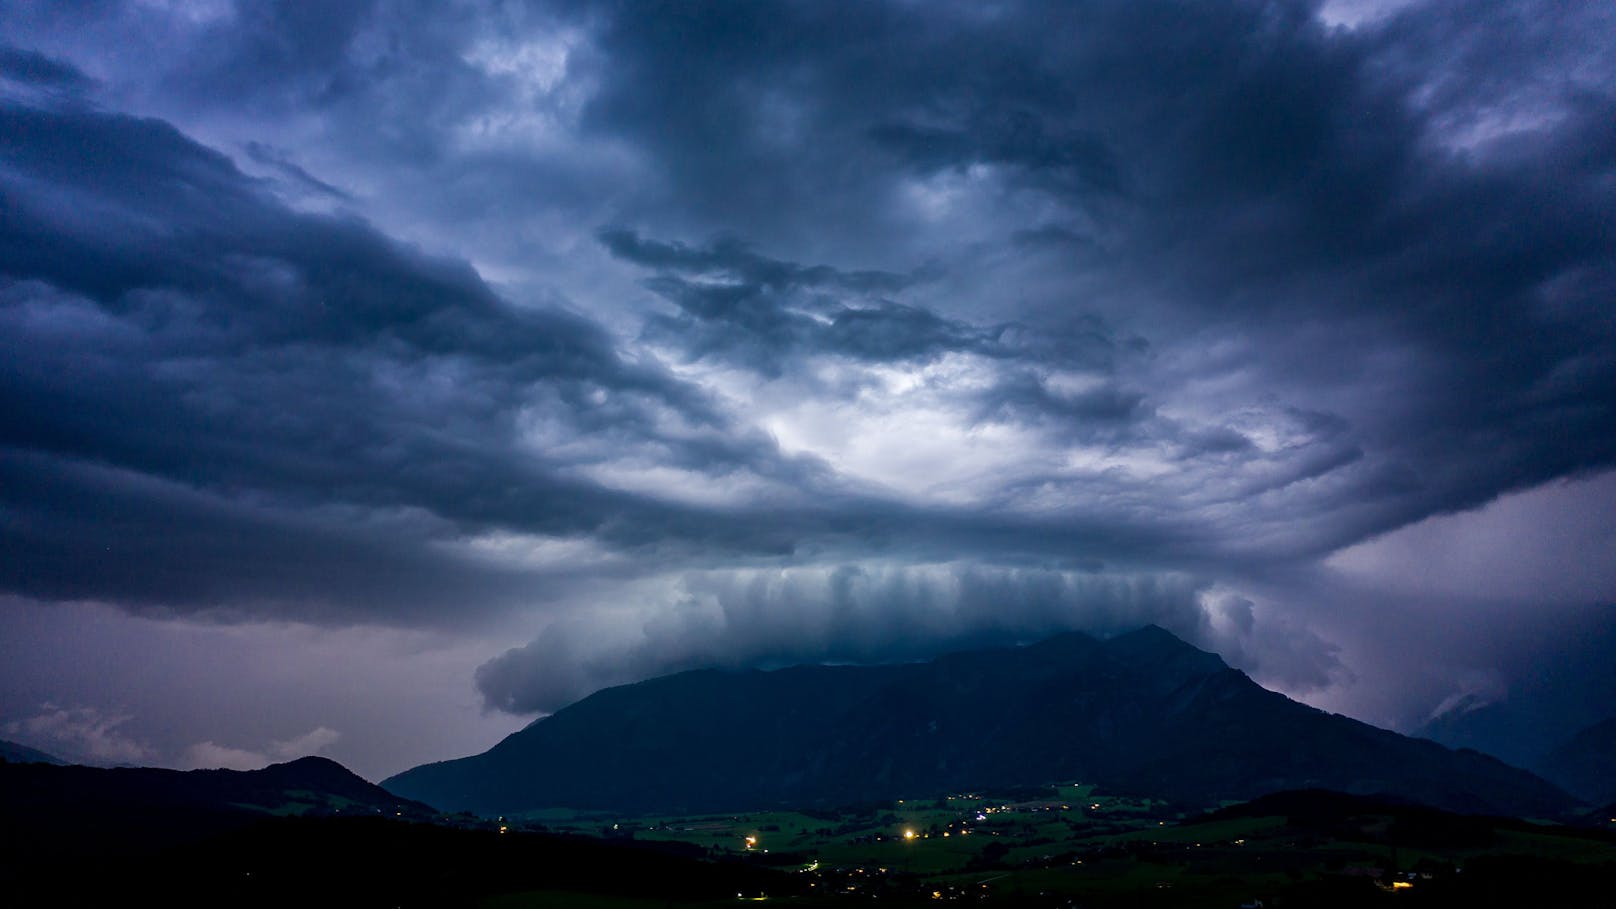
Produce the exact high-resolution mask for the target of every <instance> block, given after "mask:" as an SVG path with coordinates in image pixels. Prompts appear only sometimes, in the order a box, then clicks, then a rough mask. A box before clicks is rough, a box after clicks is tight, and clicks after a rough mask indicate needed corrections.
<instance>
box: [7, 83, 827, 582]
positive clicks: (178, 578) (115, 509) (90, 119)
mask: <svg viewBox="0 0 1616 909" xmlns="http://www.w3.org/2000/svg"><path fill="white" fill-rule="evenodd" d="M0 127H3V128H0V136H3V138H0V154H3V155H4V156H5V160H6V168H5V171H4V173H3V174H0V181H3V182H0V192H3V193H4V198H5V200H6V214H5V217H6V230H5V234H4V238H3V240H0V268H3V271H4V274H5V275H6V284H5V286H4V287H3V288H0V300H3V303H4V306H3V309H0V319H3V321H4V323H5V326H6V331H5V332H4V335H3V337H4V341H0V344H3V345H4V348H5V350H4V357H3V359H4V362H5V364H6V366H5V368H4V373H3V375H4V382H3V384H0V422H3V424H4V425H5V427H6V428H5V430H4V444H5V447H6V450H7V452H8V455H7V457H6V472H7V474H8V475H9V479H8V482H7V484H6V488H7V490H8V493H7V500H8V511H9V512H11V514H13V516H14V517H15V518H16V519H14V520H12V521H10V522H8V525H7V527H6V530H5V534H6V537H7V546H8V549H9V550H10V551H11V553H12V554H13V556H14V558H13V559H8V560H7V572H6V574H7V582H8V585H10V589H12V590H13V591H16V592H22V593H26V594H28V595H32V596H40V597H97V596H100V597H111V598H116V599H119V600H126V601H133V602H159V603H165V604H169V605H182V604H198V605H231V604H232V601H233V600H236V599H245V600H248V601H251V602H256V603H274V602H276V601H280V600H286V601H289V602H292V603H296V602H303V601H307V600H318V601H322V602H325V603H327V604H340V603H348V604H350V605H354V606H358V605H365V606H381V605H384V604H387V603H395V605H397V607H398V608H403V609H411V608H413V607H411V606H410V605H409V603H410V602H415V603H416V604H417V605H419V602H420V601H422V600H430V601H433V602H436V603H439V604H440V605H441V604H443V603H446V602H451V601H452V600H453V599H454V598H455V596H454V595H453V594H451V593H450V591H451V590H452V589H453V588H454V586H455V582H450V581H448V580H445V581H444V582H439V583H427V584H421V583H420V581H419V579H417V580H416V581H413V582H412V581H406V580H405V578H406V577H409V576H410V575H413V574H416V573H417V569H419V570H420V572H421V573H427V571H428V569H427V567H426V566H428V565H436V566H439V568H438V569H437V570H441V567H442V566H443V565H444V564H446V563H447V562H448V561H449V560H447V559H446V558H444V557H441V556H439V557H436V558H434V557H431V554H430V553H426V554H424V555H425V556H426V558H425V561H421V556H420V555H416V554H413V553H416V550H418V549H419V548H420V547H421V546H423V545H424V544H426V543H428V542H430V541H431V540H433V539H450V538H452V537H453V536H454V535H457V534H465V533H475V532H477V531H479V530H485V529H488V528H496V527H498V528H518V529H520V530H522V531H525V532H534V533H546V534H560V535H569V534H579V533H585V534H588V533H597V534H600V535H602V536H604V537H607V538H615V539H616V540H618V541H619V542H622V543H624V544H625V545H627V544H634V543H639V542H645V541H653V540H656V539H660V538H663V537H665V536H669V535H671V536H674V537H679V538H699V537H703V536H706V535H707V531H702V530H699V529H697V525H706V526H707V527H708V529H709V530H710V531H713V532H716V533H717V534H718V535H719V536H727V535H728V532H727V531H724V530H722V529H721V528H719V527H718V526H717V522H715V521H713V520H712V519H710V518H703V517H701V516H699V515H698V514H695V513H693V512H692V511H691V510H689V509H680V508H675V507H671V506H667V505H663V504H659V503H657V502H656V501H655V500H654V499H650V498H646V497H644V496H636V495H629V494H624V493H620V492H615V491H612V490H610V489H606V488H603V487H602V486H600V485H599V484H597V483H593V482H589V481H587V480H585V479H581V478H577V477H568V476H566V475H565V472H564V468H567V467H574V466H577V462H578V461H580V460H583V461H587V460H589V459H592V458H593V459H599V458H602V457H619V456H623V455H625V454H632V453H633V452H634V451H635V450H637V448H640V447H648V448H650V449H652V450H653V451H654V455H655V456H656V457H658V458H660V459H662V460H663V461H664V462H665V463H671V464H674V465H677V466H681V467H686V468H689V469H691V470H696V471H712V472H716V473H720V474H722V473H726V472H730V471H735V470H751V469H754V468H755V469H756V470H757V471H758V472H760V473H764V474H776V475H778V476H789V477H790V478H791V479H792V480H800V479H802V478H803V476H805V474H804V471H805V470H810V471H811V469H812V468H811V466H809V465H800V466H793V465H792V464H791V463H790V462H789V461H786V460H783V459H776V458H773V457H772V456H771V455H770V453H769V452H768V451H767V447H766V443H764V442H763V441H762V440H759V439H757V438H755V437H748V436H747V435H746V434H745V433H744V432H742V433H737V432H735V431H734V428H733V427H731V426H729V425H728V424H727V423H726V422H725V421H724V419H723V418H721V417H720V416H718V415H717V414H716V413H715V412H713V411H712V410H711V409H710V408H709V407H708V406H707V404H706V403H705V401H704V397H703V395H702V394H701V393H700V392H699V391H698V390H696V389H693V388H691V387H689V386H687V385H684V384H682V383H679V382H677V381H675V380H673V379H671V378H670V377H668V376H667V375H665V374H663V373H662V372H660V371H658V370H657V369H656V368H654V367H649V366H643V365H636V364H635V363H633V362H630V361H627V360H625V359H623V358H622V357H620V356H619V355H618V354H617V352H616V351H615V349H614V345H613V343H612V342H611V341H610V339H609V338H608V337H607V336H606V335H605V334H604V333H603V332H602V331H601V330H600V329H598V328H597V327H596V326H594V325H593V324H591V323H590V322H588V321H587V320H584V319H582V318H579V317H577V316H574V315H571V314H569V313H567V312H565V311H563V310H561V309H558V308H554V307H517V306H514V305H512V304H509V303H507V302H505V301H503V300H501V299H500V298H498V297H496V296H495V295H494V294H493V293H492V292H491V291H490V290H489V289H488V288H487V287H486V286H485V285H483V283H482V282H481V281H480V280H479V279H478V278H477V276H476V275H475V274H474V273H472V272H471V271H470V270H469V269H468V268H466V267H465V266H464V265H462V264H459V263H455V262H451V261H444V260H436V259H431V258H428V257H426V256H423V255H421V254H419V253H417V252H414V251H412V250H410V249H408V248H405V247H403V246H401V245H399V244H397V243H395V242H392V241H390V240H388V239H387V238H385V237H383V236H382V235H380V234H378V233H377V232H375V231H374V230H373V229H371V228H370V227H368V226H366V225H365V224H363V223H361V222H358V221H355V220H352V219H349V218H341V217H324V216H313V215H304V214H297V213H294V212H291V211H289V210H287V209H285V208H284V207H282V206H281V205H280V204H279V203H277V202H275V201H274V199H273V198H271V197H270V196H269V195H268V194H267V193H266V192H265V191H264V190H263V188H262V187H260V186H258V185H256V184H255V183H254V182H253V181H252V180H250V179H249V178H247V177H245V176H244V175H242V174H241V173H240V172H239V171H237V170H236V169H235V167H234V166H233V165H232V164H231V163H230V162H229V161H228V160H227V159H225V158H223V157H221V156H219V155H217V154H215V153H213V152H210V151H208V150H206V149H204V148H202V147H200V146H198V145H196V144H194V143H192V142H190V141H189V140H187V139H186V138H185V137H183V136H181V135H180V134H179V133H177V132H175V131H174V130H173V129H172V128H170V127H168V126H166V125H165V124H161V123H157V122H154V121H146V120H137V119H133V118H128V117H122V116H116V115H108V114H102V113H96V112H92V111H88V110H84V109H77V108H73V109H44V108H33V107H26V106H7V107H6V108H4V109H3V110H0ZM664 417H666V418H668V419H673V420H676V421H682V422H683V423H684V424H685V425H686V426H687V427H688V429H686V430H684V431H683V433H682V436H681V437H669V438H659V437H656V436H655V435H654V433H652V432H651V431H650V430H649V428H648V427H649V426H650V425H651V424H652V423H654V422H655V421H657V420H658V419H662V418H664ZM528 420H533V421H536V422H539V423H544V422H545V421H552V422H555V423H557V424H558V425H559V426H560V427H561V429H560V431H562V432H564V433H566V434H567V435H568V436H579V437H587V438H588V439H589V440H590V441H589V443H588V445H587V446H583V447H587V448H589V449H590V450H588V451H584V452H581V453H574V452H570V451H569V452H568V453H567V454H566V455H559V456H558V455H555V454H552V453H551V452H550V451H548V450H547V448H546V445H545V444H544V443H543V442H535V443H532V444H529V443H525V442H524V441H523V438H522V435H523V428H524V422H525V421H528ZM573 447H574V448H577V447H579V446H573ZM782 472H783V473H782ZM164 484H170V485H171V486H172V488H167V487H165V485H164ZM165 489H166V490H167V491H165ZM92 490H95V492H93V493H92ZM200 493H206V494H207V495H211V496H214V497H216V498H218V499H219V500H221V501H215V502H213V503H211V504H208V503H207V502H205V501H193V500H197V499H199V498H201V499H206V495H199V494H200ZM244 499H245V500H247V501H246V502H243V501H242V500H244ZM96 502H99V503H100V505H96V504H95V503H96ZM75 503H78V504H75ZM187 503H191V504H187ZM204 506H206V507H204ZM343 508H352V509H360V510H362V511H364V512H370V513H372V514H376V515H381V516H382V518H381V519H373V518H367V517H365V515H364V514H360V515H357V516H347V517H344V516H342V515H340V514H334V513H333V514H325V515H324V516H322V515H323V514H324V513H326V512H330V511H332V510H333V509H334V510H336V511H338V512H340V510H341V509H343ZM98 509H110V510H111V512H110V513H116V514H119V515H121V516H122V517H123V518H124V520H125V523H123V524H121V525H119V526H117V527H116V529H115V530H114V527H113V526H111V525H108V524H107V523H106V522H104V521H101V520H98ZM278 509H279V510H288V511H290V512H294V513H295V512H304V514H303V515H302V516H301V517H299V518H297V519H296V520H293V521H290V522H289V524H290V525H293V526H286V527H280V528H278V529H277V528H273V527H272V525H273V524H274V523H275V522H274V521H265V520H261V519H260V517H261V516H257V515H253V514H251V513H252V512H257V511H268V512H274V511H276V510H278ZM389 513H393V514H397V515H399V518H398V520H396V521H395V520H390V519H386V517H385V516H386V515H387V514H389ZM326 523H329V524H331V525H334V526H331V527H329V528H328V530H330V531H331V532H334V533H337V534H338V535H341V534H352V535H353V536H354V539H353V540H350V541H348V542H349V543H351V545H349V546H346V547H345V546H344V545H336V546H332V545H331V541H329V540H326V541H323V542H317V540H318V539H319V538H318V537H317V536H310V535H309V533H308V527H309V526H311V525H312V526H318V525H321V524H326ZM296 525H303V526H302V527H301V528H299V527H298V526H296ZM613 528H616V529H615V530H614V529H613ZM372 536H379V537H382V539H374V540H373V539H369V538H370V537H372ZM291 537H301V538H302V539H300V540H294V539H289V538H291ZM389 537H396V538H389ZM738 542H739V538H734V537H732V543H738ZM103 544H104V545H103ZM726 545H727V544H726ZM750 545H751V544H742V548H748V547H749V546H750ZM320 547H325V551H326V553H327V554H326V555H325V556H324V557H320V558H313V559H311V558H308V557H306V553H308V552H309V551H312V550H314V549H317V548H320ZM376 550H380V551H376ZM367 551H369V555H366V552H367ZM300 552H302V553H305V556H301V557H300V556H299V555H298V553H300ZM412 561H413V562H414V564H415V566H416V567H415V568H412V567H411V564H412ZM367 564H368V565H369V567H368V568H367V567H365V566H366V565H367ZM382 565H392V566H394V570H392V571H378V570H377V569H378V568H379V567H381V566H382ZM233 566H234V567H233ZM343 566H346V568H344V567H343ZM400 570H402V572H403V573H402V574H400V573H399V572H400ZM472 573H473V572H471V571H470V570H469V569H467V568H464V567H462V569H461V570H460V571H459V572H458V574H451V575H449V576H448V577H456V576H457V577H459V578H460V579H461V582H465V581H466V579H467V575H469V574H472ZM378 577H391V578H392V579H393V580H390V581H386V582H384V583H380V584H377V583H372V582H369V581H366V580H364V579H366V578H378ZM496 580H497V579H496ZM395 582H396V584H395ZM473 586H475V585H473ZM499 586H500V585H499V584H497V583H496V584H494V587H495V588H498V587H499ZM367 588H368V589H367ZM322 590H323V591H324V592H323V593H321V592H318V591H322ZM411 590H413V591H415V593H413V594H412V593H409V591H411ZM484 593H486V594H494V595H495V596H496V598H498V599H508V598H509V592H508V591H507V593H505V594H497V593H496V592H495V590H488V591H484ZM482 595H484V594H478V596H479V597H481V596H482ZM399 601H405V602H399ZM339 611H340V610H339Z"/></svg>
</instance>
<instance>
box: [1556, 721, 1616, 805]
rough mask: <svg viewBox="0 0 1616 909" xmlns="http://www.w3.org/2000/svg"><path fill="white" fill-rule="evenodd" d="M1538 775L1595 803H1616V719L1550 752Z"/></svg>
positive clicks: (1576, 736) (1601, 723)
mask: <svg viewBox="0 0 1616 909" xmlns="http://www.w3.org/2000/svg"><path fill="white" fill-rule="evenodd" d="M1538 772H1540V773H1542V774H1543V776H1544V777H1545V778H1547V779H1550V780H1553V781H1554V782H1555V783H1556V784H1558V785H1559V786H1561V787H1563V788H1564V789H1565V790H1566V791H1567V792H1570V793H1573V794H1575V795H1577V796H1580V797H1582V798H1584V799H1587V800H1588V801H1590V802H1593V803H1595V804H1604V803H1605V802H1611V801H1616V717H1611V718H1610V719H1607V720H1604V721H1602V722H1599V723H1595V724H1593V725H1592V726H1589V727H1588V728H1586V729H1584V730H1582V731H1581V732H1578V733H1577V734H1576V735H1574V736H1572V737H1571V738H1570V739H1568V740H1567V741H1566V742H1564V743H1563V744H1561V745H1560V746H1559V747H1558V748H1555V749H1554V750H1553V751H1551V752H1549V754H1548V756H1547V757H1545V758H1544V759H1543V761H1542V763H1541V764H1540V765H1539V767H1538Z"/></svg>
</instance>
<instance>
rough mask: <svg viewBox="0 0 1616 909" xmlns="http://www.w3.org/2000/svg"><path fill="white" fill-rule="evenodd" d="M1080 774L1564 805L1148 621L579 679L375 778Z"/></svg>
mask: <svg viewBox="0 0 1616 909" xmlns="http://www.w3.org/2000/svg"><path fill="white" fill-rule="evenodd" d="M1074 779H1075V780H1082V781H1085V782H1092V783H1097V784H1099V785H1101V786H1103V787H1106V788H1107V789H1110V790H1113V791H1118V792H1131V793H1138V794H1146V795H1151V796H1155V797H1159V798H1167V799H1171V800H1174V801H1179V802H1183V803H1188V804H1196V805H1210V804H1215V803H1217V802H1219V801H1222V800H1244V799H1249V798H1253V797H1255V796H1259V795H1262V794H1264V793H1269V792H1275V791H1279V790H1284V789H1307V788H1327V789H1337V790H1342V791H1347V792H1355V793H1364V794H1368V793H1388V794H1392V795H1395V796H1399V797H1403V798H1407V799H1412V800H1415V801H1419V802H1424V803H1427V804H1432V805H1437V806H1440V807H1445V808H1450V809H1454V810H1459V811H1466V812H1476V813H1495V814H1521V815H1536V814H1553V813H1557V812H1560V811H1562V810H1565V809H1567V808H1568V807H1569V805H1570V799H1569V797H1567V796H1566V795H1565V794H1564V793H1562V792H1560V791H1559V790H1558V789H1556V788H1555V787H1554V786H1552V785H1550V784H1548V783H1546V782H1544V781H1543V780H1540V779H1538V778H1537V777H1534V776H1532V775H1531V774H1529V773H1527V772H1525V771H1522V770H1518V769H1516V768H1513V767H1510V766H1508V765H1506V764H1503V763H1501V762H1499V761H1498V760H1496V759H1493V758H1490V757H1486V756H1484V755H1481V754H1478V753H1475V752H1470V751H1459V752H1455V751H1450V750H1449V749H1447V748H1444V747H1442V746H1441V745H1438V744H1436V743H1434V742H1428V741H1423V740H1417V739H1410V738H1406V737H1404V736H1400V735H1397V734H1396V733H1392V732H1387V731H1385V730H1382V729H1377V728H1375V727H1372V726H1368V725H1366V724H1364V723H1360V722H1358V721H1356V720H1352V719H1349V718H1347V717H1342V716H1338V715H1334V714H1328V713H1324V712H1322V711H1319V710H1316V709H1314V708H1312V707H1308V706H1306V705H1303V704H1299V703H1297V702H1295V701H1292V700H1290V699H1288V698H1286V697H1284V696H1283V695H1280V694H1276V693H1274V692H1271V691H1268V690H1266V689H1264V688H1262V687H1261V686H1259V685H1257V684H1256V683H1254V682H1252V681H1251V679H1249V678H1247V677H1246V675H1245V674H1244V673H1241V672H1239V671H1237V670H1234V669H1231V668H1229V666H1227V665H1226V664H1225V663H1224V662H1223V661H1222V660H1221V659H1219V658H1218V657H1217V656H1215V655H1213V654H1210V653H1206V652H1203V651H1201V650H1197V649H1196V648H1194V647H1191V646H1190V645H1188V644H1186V643H1184V642H1183V641H1181V640H1179V639H1178V638H1176V637H1174V636H1173V635H1171V634H1170V633H1168V632H1166V631H1164V630H1162V629H1161V628H1157V627H1155V626H1150V627H1147V628H1144V629H1141V630H1139V631H1136V632H1133V633H1130V634H1126V635H1122V636H1120V637H1116V638H1113V639H1111V640H1108V641H1104V642H1102V641H1099V640H1096V639H1094V638H1092V637H1089V636H1087V635H1083V634H1076V633H1072V634H1064V635H1060V636H1058V637H1054V638H1051V639H1049V640H1046V641H1043V642H1041V643H1038V644H1033V645H1030V646H1026V647H1020V648H997V649H991V650H982V651H975V652H969V653H957V654H951V655H948V656H943V657H940V658H938V659H936V660H933V661H931V662H927V663H913V664H906V665H895V666H798V667H795V668H791V669H780V670H774V671H770V672H763V671H756V670H753V671H720V670H697V671H693V672H685V673H680V674H678V675H672V676H666V677H663V678H658V679H652V680H649V681H645V682H640V683H638V684H634V685H624V686H620V687H616V688H609V689H606V690H604V691H600V692H597V693H595V694H593V695H591V696H589V697H587V698H585V699H583V700H581V701H579V702H577V703H575V704H573V705H571V706H569V707H566V708H565V709H562V710H560V711H557V712H556V713H555V714H553V715H551V716H549V717H546V718H543V719H540V720H538V721H536V722H534V723H532V724H530V725H529V726H527V727H526V728H524V729H522V730H520V731H518V732H516V733H514V734H512V735H511V736H509V737H507V738H506V739H505V740H504V741H502V742H500V743H499V744H497V745H495V746H494V747H493V748H492V749H490V750H488V751H487V752H484V753H483V754H480V755H476V756H473V757H468V758H463V759H460V760H454V761H445V762H442V763H437V764H428V765H425V766H422V767H417V768H415V769H413V770H409V771H407V772H405V773H402V774H400V775H398V776H395V777H393V778H391V779H388V780H385V781H383V783H382V785H383V786H384V787H386V788H387V789H388V790H390V791H392V792H396V793H399V794H401V795H404V796H407V797H409V798H415V799H421V800H424V801H428V802H431V803H432V804H435V805H438V806H439V807H441V808H445V809H449V810H459V809H467V810H472V811H480V812H486V813H513V812H517V811H521V810H527V809H536V808H543V807H563V806H564V807H575V808H596V809H613V810H622V811H630V812H649V811H709V810H729V809H749V808H762V807H770V806H778V805H793V806H799V807H802V806H812V805H833V804H846V803H851V802H858V801H865V800H879V799H890V798H896V797H905V796H932V795H937V794H940V793H944V792H949V791H960V790H966V789H972V788H980V787H988V786H1002V785H1024V784H1036V783H1045V782H1049V781H1053V780H1074Z"/></svg>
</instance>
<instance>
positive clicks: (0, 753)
mask: <svg viewBox="0 0 1616 909" xmlns="http://www.w3.org/2000/svg"><path fill="white" fill-rule="evenodd" d="M0 761H7V762H9V763H12V764H56V765H58V766H60V765H63V764H66V763H67V762H66V761H64V760H62V759H61V758H59V757H56V756H55V755H51V754H46V753H45V752H43V751H39V750H37V749H34V748H29V747H28V746H27V745H19V744H17V743H16V742H7V741H5V740H4V739H0Z"/></svg>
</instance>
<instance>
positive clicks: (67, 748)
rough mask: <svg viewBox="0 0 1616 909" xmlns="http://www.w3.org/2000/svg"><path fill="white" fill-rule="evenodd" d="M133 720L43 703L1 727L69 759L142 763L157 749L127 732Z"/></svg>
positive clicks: (110, 763)
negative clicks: (31, 712)
mask: <svg viewBox="0 0 1616 909" xmlns="http://www.w3.org/2000/svg"><path fill="white" fill-rule="evenodd" d="M132 719H134V717H133V716H132V715H130V714H124V713H108V712H105V711H103V710H100V709H98V708H95V707H84V706H76V707H64V706H61V705H59V704H52V703H48V702H47V703H44V704H41V705H40V706H39V712H38V713H36V714H35V715H33V716H30V717H25V718H23V719H18V720H12V721H10V722H7V723H6V724H5V725H4V726H0V729H4V730H5V733H6V736H7V737H8V738H16V739H20V740H22V741H24V742H27V743H29V744H31V745H33V746H34V747H37V748H38V749H39V750H41V751H44V752H46V753H48V754H52V755H55V756H57V757H60V758H62V759H63V760H66V761H69V762H73V763H85V764H93V765H103V766H117V765H125V764H133V765H140V764H144V763H146V762H149V761H151V760H152V759H153V758H155V757H156V756H157V752H156V751H155V750H154V749H153V748H152V746H151V745H149V744H147V743H146V742H144V741H141V740H139V739H137V738H135V737H133V736H131V735H129V734H128V733H127V732H125V731H124V728H123V727H124V726H126V725H127V724H128V723H129V721H130V720H132Z"/></svg>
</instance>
